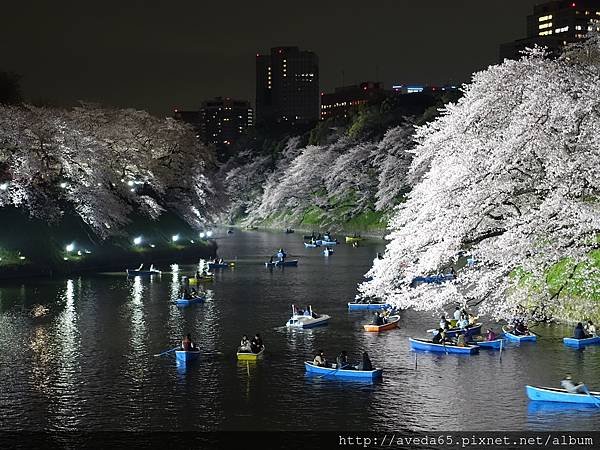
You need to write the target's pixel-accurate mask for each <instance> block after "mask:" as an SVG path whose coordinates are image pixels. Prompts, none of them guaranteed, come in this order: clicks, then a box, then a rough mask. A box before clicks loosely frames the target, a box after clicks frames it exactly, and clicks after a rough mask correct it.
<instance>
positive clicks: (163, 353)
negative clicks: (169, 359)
mask: <svg viewBox="0 0 600 450" xmlns="http://www.w3.org/2000/svg"><path fill="white" fill-rule="evenodd" d="M178 349H179V347H174V348H172V349H171V350H166V351H164V352H162V353H157V354H156V355H154V356H162V355H166V354H167V353H171V352H174V351H175V350H178Z"/></svg>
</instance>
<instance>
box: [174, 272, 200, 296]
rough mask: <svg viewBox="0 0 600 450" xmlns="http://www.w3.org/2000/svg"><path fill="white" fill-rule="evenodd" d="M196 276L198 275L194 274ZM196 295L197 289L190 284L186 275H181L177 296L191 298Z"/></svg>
mask: <svg viewBox="0 0 600 450" xmlns="http://www.w3.org/2000/svg"><path fill="white" fill-rule="evenodd" d="M196 278H198V275H196ZM196 297H198V291H197V290H196V289H195V288H193V287H192V286H190V279H189V278H188V277H186V276H183V277H181V290H180V292H179V298H183V299H184V300H191V299H193V298H196Z"/></svg>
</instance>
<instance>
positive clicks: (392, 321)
mask: <svg viewBox="0 0 600 450" xmlns="http://www.w3.org/2000/svg"><path fill="white" fill-rule="evenodd" d="M398 322H400V316H390V317H389V318H388V323H384V324H383V325H363V328H364V329H365V331H374V332H376V333H377V332H379V331H386V330H392V329H394V328H396V327H397V326H398Z"/></svg>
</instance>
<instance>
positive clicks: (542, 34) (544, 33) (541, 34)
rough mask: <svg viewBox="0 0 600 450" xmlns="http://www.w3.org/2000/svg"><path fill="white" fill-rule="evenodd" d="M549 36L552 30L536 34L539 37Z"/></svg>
mask: <svg viewBox="0 0 600 450" xmlns="http://www.w3.org/2000/svg"><path fill="white" fill-rule="evenodd" d="M549 34H552V30H548V31H540V32H539V33H538V35H539V36H548V35H549Z"/></svg>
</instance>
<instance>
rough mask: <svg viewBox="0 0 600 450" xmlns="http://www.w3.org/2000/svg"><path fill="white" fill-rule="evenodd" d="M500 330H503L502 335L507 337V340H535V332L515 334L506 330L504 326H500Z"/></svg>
mask: <svg viewBox="0 0 600 450" xmlns="http://www.w3.org/2000/svg"><path fill="white" fill-rule="evenodd" d="M502 331H503V332H504V337H505V338H506V339H508V340H509V341H515V342H535V341H537V336H536V335H535V334H531V333H529V334H524V335H517V334H512V333H511V332H510V331H508V330H507V329H506V327H502Z"/></svg>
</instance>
